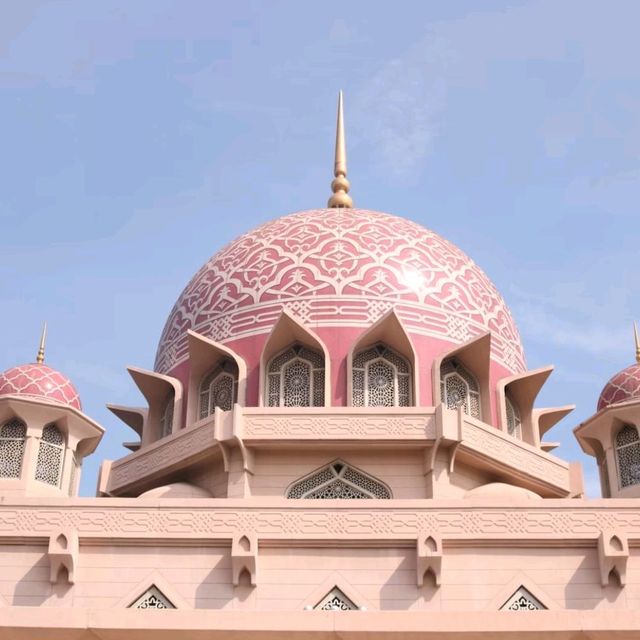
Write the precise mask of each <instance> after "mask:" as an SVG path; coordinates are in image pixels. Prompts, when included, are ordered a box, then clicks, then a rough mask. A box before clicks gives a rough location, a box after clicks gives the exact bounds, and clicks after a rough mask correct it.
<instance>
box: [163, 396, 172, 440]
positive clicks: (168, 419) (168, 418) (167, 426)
mask: <svg viewBox="0 0 640 640" xmlns="http://www.w3.org/2000/svg"><path fill="white" fill-rule="evenodd" d="M174 403H175V392H174V391H170V392H169V396H168V397H167V400H166V401H165V404H164V407H163V408H162V415H161V416H160V437H161V438H165V437H166V436H168V435H170V434H171V431H172V429H173V406H174Z"/></svg>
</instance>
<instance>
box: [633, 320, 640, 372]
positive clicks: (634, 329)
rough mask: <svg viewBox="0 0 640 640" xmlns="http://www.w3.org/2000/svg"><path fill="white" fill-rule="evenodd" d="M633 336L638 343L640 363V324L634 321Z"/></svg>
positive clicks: (637, 351) (638, 361)
mask: <svg viewBox="0 0 640 640" xmlns="http://www.w3.org/2000/svg"><path fill="white" fill-rule="evenodd" d="M633 338H634V341H635V343H636V362H637V363H638V364H640V337H638V325H637V324H636V323H635V321H634V323H633Z"/></svg>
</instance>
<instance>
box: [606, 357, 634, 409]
mask: <svg viewBox="0 0 640 640" xmlns="http://www.w3.org/2000/svg"><path fill="white" fill-rule="evenodd" d="M634 398H636V399H639V400H640V364H632V365H631V366H630V367H627V368H626V369H623V370H622V371H620V372H619V373H616V375H615V376H613V378H611V380H609V382H607V384H605V385H604V389H603V390H602V393H601V394H600V398H599V399H598V411H600V409H604V408H605V407H608V406H609V405H612V404H616V403H618V402H625V401H626V400H633V399H634Z"/></svg>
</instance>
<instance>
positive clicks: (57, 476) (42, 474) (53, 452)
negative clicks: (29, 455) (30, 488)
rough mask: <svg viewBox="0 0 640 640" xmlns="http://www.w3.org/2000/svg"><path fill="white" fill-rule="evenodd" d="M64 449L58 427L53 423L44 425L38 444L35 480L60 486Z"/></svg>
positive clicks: (63, 442)
mask: <svg viewBox="0 0 640 640" xmlns="http://www.w3.org/2000/svg"><path fill="white" fill-rule="evenodd" d="M64 450H65V439H64V436H63V435H62V432H61V431H60V429H59V428H58V427H57V426H56V425H55V424H54V423H51V424H48V425H46V426H45V427H44V428H43V429H42V436H41V437H40V443H39V445H38V458H37V461H36V472H35V478H36V480H39V481H40V482H44V483H45V484H50V485H51V486H53V487H59V486H60V480H61V478H62V463H63V461H64Z"/></svg>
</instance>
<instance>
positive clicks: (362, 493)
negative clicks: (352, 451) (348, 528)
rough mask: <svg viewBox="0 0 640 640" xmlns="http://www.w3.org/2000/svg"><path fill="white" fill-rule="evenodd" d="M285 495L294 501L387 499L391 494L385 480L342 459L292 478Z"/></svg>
mask: <svg viewBox="0 0 640 640" xmlns="http://www.w3.org/2000/svg"><path fill="white" fill-rule="evenodd" d="M285 495H286V497H287V498H289V499H298V500H299V499H302V500H363V499H365V500H366V499H380V500H389V499H390V498H391V497H392V494H391V489H389V487H388V486H387V485H386V484H385V483H383V482H381V481H380V480H378V479H377V478H374V477H373V476H371V475H369V474H368V473H365V472H364V471H362V470H360V469H356V468H355V467H353V466H351V465H350V464H348V463H346V462H344V461H342V460H335V461H334V462H331V463H329V464H328V465H326V466H325V467H322V468H321V469H317V470H316V471H313V472H312V473H310V474H309V475H306V476H304V477H302V478H300V479H299V480H296V481H295V482H294V483H293V484H292V485H290V486H289V488H288V489H287V491H286V494H285Z"/></svg>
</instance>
